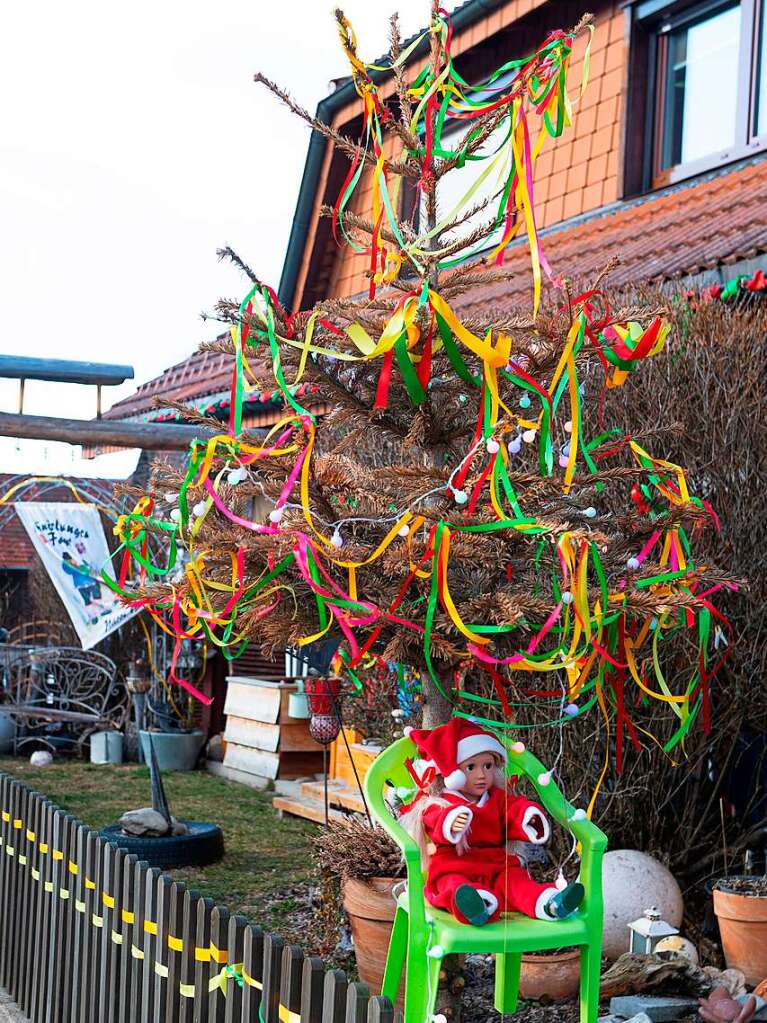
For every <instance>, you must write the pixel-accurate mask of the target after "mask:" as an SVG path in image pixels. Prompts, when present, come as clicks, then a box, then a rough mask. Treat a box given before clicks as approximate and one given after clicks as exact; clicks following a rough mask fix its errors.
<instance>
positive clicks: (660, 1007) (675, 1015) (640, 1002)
mask: <svg viewBox="0 0 767 1023" xmlns="http://www.w3.org/2000/svg"><path fill="white" fill-rule="evenodd" d="M697 1011H698V1002H697V1000H696V999H695V998H672V997H664V996H662V995H621V996H619V997H617V998H611V999H610V1012H611V1013H612V1014H613V1015H614V1016H622V1017H623V1019H627V1020H628V1019H632V1018H633V1017H634V1016H638V1015H639V1014H640V1013H645V1014H646V1015H647V1016H649V1018H650V1020H651V1023H671V1021H672V1020H675V1019H680V1018H681V1017H682V1016H689V1015H691V1014H692V1013H696V1012H697ZM637 1023H638V1021H637Z"/></svg>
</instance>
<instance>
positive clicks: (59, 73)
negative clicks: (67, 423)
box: [0, 0, 456, 474]
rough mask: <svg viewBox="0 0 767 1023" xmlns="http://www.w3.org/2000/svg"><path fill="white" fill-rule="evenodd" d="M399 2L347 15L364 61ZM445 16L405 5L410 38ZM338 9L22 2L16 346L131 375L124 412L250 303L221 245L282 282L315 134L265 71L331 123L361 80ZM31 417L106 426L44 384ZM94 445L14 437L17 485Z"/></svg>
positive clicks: (6, 173) (15, 18)
mask: <svg viewBox="0 0 767 1023" xmlns="http://www.w3.org/2000/svg"><path fill="white" fill-rule="evenodd" d="M395 4H396V0H392V5H391V6H390V5H389V4H386V3H384V4H372V3H370V0H348V2H347V3H346V4H345V7H344V10H345V12H346V14H347V17H349V18H350V20H351V21H352V24H353V26H354V29H355V31H356V33H357V38H358V40H359V48H360V53H361V55H362V56H363V57H364V58H366V59H368V60H371V61H372V60H375V58H377V57H379V56H380V55H381V53H383V52H384V51H385V50H386V48H387V32H388V17H389V15H390V13H391V12H392V11H393V10H394V9H396V7H395ZM428 6H429V5H428V0H420V2H417V3H414V2H413V0H405V2H404V3H401V7H402V11H401V15H402V17H401V24H402V29H403V34H404V35H408V34H410V33H412V32H415V31H416V30H417V29H419V28H421V27H422V26H423V25H424V24H425V23H426V21H427V19H428ZM445 6H446V7H447V8H448V9H452V8H454V7H455V6H456V3H455V2H453V3H448V4H446V5H445ZM332 12H333V8H332V6H331V4H327V5H326V4H325V3H318V2H317V0H284V2H283V3H281V4H274V3H265V2H263V0H216V2H215V3H210V2H201V0H184V2H180V0H162V2H157V0H154V2H149V0H134V2H133V3H132V4H130V5H128V6H124V5H116V4H110V3H104V2H103V0H75V2H74V3H71V4H62V3H60V2H54V0H41V2H39V3H36V4H28V3H21V4H12V5H7V6H6V8H5V10H4V14H3V32H2V35H1V36H0V94H2V96H3V103H2V105H0V330H1V331H2V341H1V342H0V353H3V354H8V355H29V356H38V357H41V358H64V359H81V360H91V361H97V362H113V363H120V364H126V363H127V364H129V365H132V366H133V367H134V369H135V378H134V380H132V381H129V382H127V383H126V384H124V385H121V386H120V387H117V388H108V389H105V390H104V405H105V407H108V406H109V405H110V404H112V403H113V402H114V401H117V400H119V399H120V398H122V397H124V396H126V395H127V394H130V393H131V391H132V390H134V389H135V387H136V386H137V385H138V384H140V383H142V382H144V381H146V380H149V379H151V378H152V377H154V376H157V375H158V374H159V373H160V372H162V370H164V369H165V368H167V367H168V366H171V365H173V364H174V363H176V362H179V361H180V360H182V359H183V358H185V357H186V356H187V355H189V354H190V353H191V352H192V351H194V350H195V349H196V348H197V345H198V344H199V342H200V341H202V340H205V339H206V338H208V337H210V336H211V334H212V333H214V332H215V325H211V324H210V323H208V324H207V325H206V324H205V323H204V322H203V321H202V320H201V318H200V314H201V312H203V311H205V310H211V309H212V307H213V305H214V303H215V301H216V299H217V298H219V297H221V296H226V297H230V298H239V297H241V294H242V292H243V290H244V281H243V278H242V277H241V275H240V274H239V273H238V271H236V269H234V268H233V267H231V266H229V265H227V264H221V263H219V262H218V261H217V259H216V249H217V248H219V247H221V246H223V245H231V246H232V247H233V248H234V249H235V250H236V251H237V252H239V253H240V255H241V256H242V257H243V258H244V259H245V260H246V262H247V263H249V265H250V266H252V267H253V268H254V270H256V271H257V273H258V274H259V275H260V276H261V277H262V278H263V279H264V280H266V281H268V282H270V283H272V284H273V286H274V287H275V288H276V287H277V284H278V282H279V277H280V271H281V268H282V261H283V257H284V254H285V247H286V245H287V239H288V233H289V230H290V224H291V220H292V216H293V211H294V209H295V203H296V198H297V195H298V187H299V183H300V179H301V173H302V171H303V166H304V159H305V155H306V148H307V145H308V141H309V128H308V127H307V126H305V125H304V124H303V123H302V122H300V121H299V120H298V119H296V118H295V117H294V116H293V115H292V114H290V112H289V111H287V110H286V109H285V108H284V107H283V106H282V105H281V104H280V103H279V101H278V100H276V99H275V98H274V97H273V96H271V95H270V94H269V93H268V92H267V91H266V90H265V89H264V88H263V87H262V86H257V85H255V84H254V83H253V74H254V72H255V71H257V70H260V71H262V72H264V73H265V74H266V75H267V76H269V77H270V78H273V79H275V80H276V81H278V82H279V83H280V84H282V85H286V86H288V88H289V89H290V91H291V93H292V94H293V96H294V97H295V98H296V99H297V100H298V102H299V103H300V104H302V105H303V106H305V107H306V108H308V109H309V110H311V111H312V112H314V109H315V108H316V105H317V102H318V101H319V100H320V99H321V98H322V97H323V96H324V95H326V94H327V93H328V91H329V84H330V81H331V79H333V78H338V77H341V76H342V75H345V74H346V73H347V65H346V61H345V57H344V55H343V51H342V50H341V47H340V45H339V43H338V37H337V34H336V28H335V22H334V19H333V13H332ZM0 411H4V412H17V411H18V384H17V382H15V381H10V380H0ZM24 411H25V412H28V413H30V414H38V415H58V416H64V417H67V418H77V419H90V418H92V417H93V416H94V415H95V411H96V396H95V388H85V387H76V386H74V385H65V384H47V383H42V382H34V381H30V382H28V383H27V385H26V393H25V402H24ZM78 450H79V449H75V448H70V447H69V446H68V445H56V444H51V443H48V442H43V441H26V442H17V441H15V440H11V439H9V438H0V472H49V473H55V472H60V471H66V472H69V473H70V474H77V473H78V472H79V471H82V470H83V469H84V468H85V466H84V465H83V463H82V461H81V460H80V459H79V458H78V457H77V455H78ZM93 470H94V466H93V463H91V464H90V471H89V474H90V473H92V472H93Z"/></svg>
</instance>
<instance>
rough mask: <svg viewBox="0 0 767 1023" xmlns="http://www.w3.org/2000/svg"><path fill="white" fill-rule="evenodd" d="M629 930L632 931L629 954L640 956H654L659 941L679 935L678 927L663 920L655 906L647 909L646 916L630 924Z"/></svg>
mask: <svg viewBox="0 0 767 1023" xmlns="http://www.w3.org/2000/svg"><path fill="white" fill-rule="evenodd" d="M629 930H630V931H631V940H630V942H629V952H633V953H635V954H638V955H653V954H654V952H655V946H656V945H657V944H658V942H659V941H661V940H662V939H663V938H670V937H672V936H673V935H675V934H679V931H678V929H677V928H676V927H672V926H671V924H667V923H666V921H665V920H661V916H660V912H659V911H658V909H657V908H656V907H655V906H652V907H651V908H650V909H646V910H645V911H644V916H642V917H640V918H639V919H638V920H634V922H633V923H630V924H629Z"/></svg>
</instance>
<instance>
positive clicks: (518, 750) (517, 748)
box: [511, 742, 525, 753]
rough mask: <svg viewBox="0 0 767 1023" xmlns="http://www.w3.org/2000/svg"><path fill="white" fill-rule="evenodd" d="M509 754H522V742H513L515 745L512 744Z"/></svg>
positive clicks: (523, 750) (523, 748)
mask: <svg viewBox="0 0 767 1023" xmlns="http://www.w3.org/2000/svg"><path fill="white" fill-rule="evenodd" d="M511 752H512V753H524V752H525V744H524V743H523V742H515V743H513V745H512V747H511Z"/></svg>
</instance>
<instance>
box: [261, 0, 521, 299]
mask: <svg viewBox="0 0 767 1023" xmlns="http://www.w3.org/2000/svg"><path fill="white" fill-rule="evenodd" d="M505 3H506V0H467V3H464V4H462V5H461V7H459V8H458V10H456V11H454V12H453V15H452V19H453V28H454V30H455V31H456V32H460V31H461V30H462V29H464V28H468V27H469V26H470V25H473V24H474V23H475V22H477V21H479V20H480V18H483V17H485V16H486V15H488V14H491V13H492V12H493V11H495V10H497V9H498V8H499V7H502V6H503V5H504V4H505ZM405 45H407V41H406V42H405V43H403V46H405ZM427 50H428V40H426V39H424V40H422V42H421V44H420V45H419V46H417V47H416V49H415V50H414V51H413V59H414V60H415V59H417V58H418V57H420V56H422V55H423V54H425V53H426V52H427ZM385 75H386V72H382V71H377V72H373V73H372V74H371V77H372V78H373V80H374V81H376V82H379V81H381V80H382V79H383V78H384V77H385ZM355 96H356V93H355V91H354V83H353V82H352V80H351V78H350V79H349V80H348V81H347V82H345V83H344V85H342V86H341V87H340V88H338V89H336V91H335V92H332V93H331V94H330V95H329V96H326V97H325V98H324V99H323V100H321V101H320V103H319V105H318V107H317V114H316V117H317V120H319V121H324V122H325V124H330V123H331V122H332V120H333V115H334V114H335V113H336V112H337V111H338V110H340V109H341V108H342V107H345V106H347V105H348V104H349V103H352V102H353V101H354V98H355ZM327 145H328V142H327V139H325V138H324V137H323V136H322V135H320V133H319V132H318V131H315V130H312V134H311V138H310V139H309V149H308V151H307V154H306V163H305V164H304V173H303V176H302V178H301V187H300V188H299V190H298V200H297V202H296V211H295V213H294V214H293V223H292V225H291V228H290V236H289V238H288V247H287V251H286V253H285V261H284V263H283V265H282V274H281V276H280V285H279V288H278V289H277V294H278V297H279V300H280V302H281V303H282V305H283V306H284V307H285V308H286V309H287V310H288V311H290V309H291V306H292V305H293V302H294V300H295V297H296V284H297V283H298V274H299V270H300V269H301V261H302V258H303V254H304V249H305V247H306V241H307V238H308V236H309V228H310V227H311V223H312V213H313V210H314V201H315V198H316V195H317V186H318V185H319V181H320V175H321V174H322V162H323V160H324V158H325V150H326V147H327Z"/></svg>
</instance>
